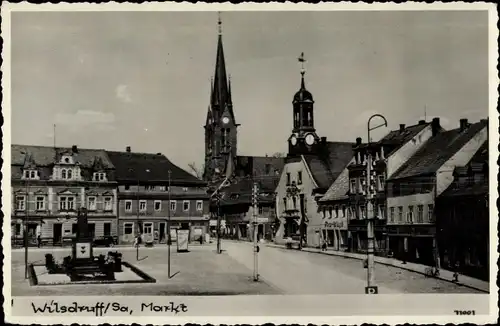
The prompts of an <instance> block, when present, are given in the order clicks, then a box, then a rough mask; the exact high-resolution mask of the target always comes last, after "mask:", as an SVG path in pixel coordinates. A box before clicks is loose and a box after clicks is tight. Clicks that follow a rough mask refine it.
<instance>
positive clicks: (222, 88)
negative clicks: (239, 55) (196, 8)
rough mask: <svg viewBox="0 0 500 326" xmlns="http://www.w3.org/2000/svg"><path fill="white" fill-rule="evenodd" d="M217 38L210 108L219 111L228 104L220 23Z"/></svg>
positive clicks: (220, 23) (219, 22)
mask: <svg viewBox="0 0 500 326" xmlns="http://www.w3.org/2000/svg"><path fill="white" fill-rule="evenodd" d="M218 26H219V36H218V41H217V57H216V61H215V75H214V83H213V96H212V103H211V104H212V107H213V108H215V106H218V109H220V110H221V111H222V110H224V107H225V105H226V104H227V103H228V98H229V87H228V84H227V73H226V61H225V58H224V47H223V46H222V22H221V20H220V16H219V21H218Z"/></svg>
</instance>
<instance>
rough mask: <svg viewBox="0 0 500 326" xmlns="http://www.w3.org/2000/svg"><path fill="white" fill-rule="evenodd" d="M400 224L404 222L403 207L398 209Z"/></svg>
mask: <svg viewBox="0 0 500 326" xmlns="http://www.w3.org/2000/svg"><path fill="white" fill-rule="evenodd" d="M398 222H400V223H402V222H403V206H399V207H398Z"/></svg>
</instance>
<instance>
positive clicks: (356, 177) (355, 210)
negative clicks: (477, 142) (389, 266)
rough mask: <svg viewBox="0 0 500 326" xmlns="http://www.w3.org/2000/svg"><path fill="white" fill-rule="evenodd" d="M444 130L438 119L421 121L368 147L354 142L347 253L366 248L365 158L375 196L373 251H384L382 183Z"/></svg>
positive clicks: (384, 209)
mask: <svg viewBox="0 0 500 326" xmlns="http://www.w3.org/2000/svg"><path fill="white" fill-rule="evenodd" d="M442 130H443V129H442V128H441V126H440V121H439V118H434V119H433V120H432V122H426V121H424V120H421V121H419V122H418V124H416V125H412V126H406V125H404V124H401V125H400V126H399V129H398V130H392V131H391V132H389V133H388V134H387V135H386V136H384V137H383V138H382V139H381V140H379V141H377V142H373V143H370V144H364V143H362V139H361V138H360V137H358V138H357V139H356V146H355V148H354V153H355V154H354V160H353V162H352V163H351V164H350V165H349V167H348V170H349V205H348V207H347V214H348V216H349V217H350V218H349V239H351V240H350V241H351V242H350V247H349V248H350V250H352V251H354V252H356V251H362V252H363V251H366V249H367V219H366V217H367V211H366V209H367V208H366V207H367V206H366V194H367V189H366V182H367V178H368V176H367V166H366V165H367V157H368V153H371V156H372V168H371V172H372V177H371V180H372V183H373V187H374V190H375V192H376V195H375V196H374V198H373V208H374V212H373V213H374V217H375V220H374V235H375V250H376V251H378V252H379V253H383V252H385V251H386V249H387V248H386V240H387V239H386V238H387V236H386V216H387V209H386V207H387V206H386V187H385V180H387V179H388V178H390V177H391V176H392V175H393V174H394V172H395V171H396V170H398V169H399V168H400V167H401V166H402V165H403V164H405V162H407V161H408V160H409V159H410V158H411V157H412V155H414V154H415V153H416V152H417V151H418V150H419V149H420V148H421V147H422V146H424V144H425V143H426V142H427V141H428V140H429V139H430V138H431V137H432V136H433V135H436V134H437V133H439V132H441V131H442Z"/></svg>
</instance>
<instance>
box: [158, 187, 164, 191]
mask: <svg viewBox="0 0 500 326" xmlns="http://www.w3.org/2000/svg"><path fill="white" fill-rule="evenodd" d="M165 188H166V187H165V186H159V187H158V190H159V191H165Z"/></svg>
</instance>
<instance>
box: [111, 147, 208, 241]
mask: <svg viewBox="0 0 500 326" xmlns="http://www.w3.org/2000/svg"><path fill="white" fill-rule="evenodd" d="M107 154H108V156H109V158H110V160H111V162H113V165H114V166H115V168H116V171H115V179H116V181H117V186H118V212H119V223H118V235H119V240H120V243H132V242H133V241H134V238H135V236H136V235H137V234H140V235H141V237H142V239H143V240H144V241H153V242H156V243H166V242H167V239H168V237H167V226H168V224H170V232H171V235H172V239H173V240H175V239H176V230H177V229H184V230H189V231H190V235H189V239H190V240H191V241H194V240H197V241H198V240H200V238H202V241H204V237H205V234H206V233H207V231H208V225H209V218H210V216H209V198H208V195H207V192H206V189H207V188H206V182H204V181H202V180H199V179H197V178H196V177H194V176H193V175H191V174H190V173H188V172H187V171H184V170H183V169H181V168H179V167H178V166H176V165H175V164H173V163H172V162H171V161H170V160H169V159H168V158H166V157H165V155H163V154H161V153H157V154H150V153H136V152H132V150H131V148H130V147H127V148H126V151H124V152H117V151H108V152H107Z"/></svg>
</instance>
